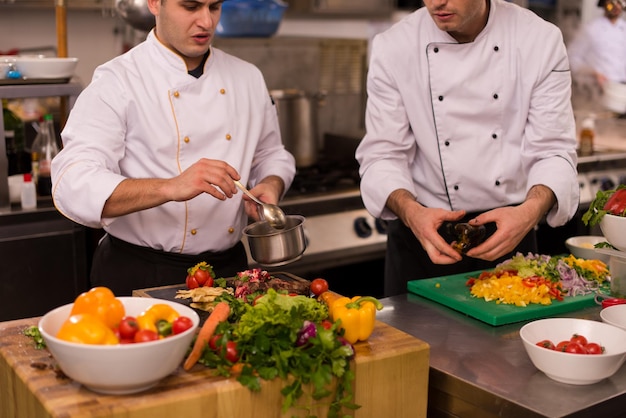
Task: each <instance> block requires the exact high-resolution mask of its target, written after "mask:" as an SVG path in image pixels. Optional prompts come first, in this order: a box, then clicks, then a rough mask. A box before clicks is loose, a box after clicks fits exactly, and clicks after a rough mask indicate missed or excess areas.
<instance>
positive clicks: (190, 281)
mask: <svg viewBox="0 0 626 418" xmlns="http://www.w3.org/2000/svg"><path fill="white" fill-rule="evenodd" d="M185 284H186V285H187V289H196V288H198V287H200V285H199V284H198V282H197V280H196V279H195V278H194V277H193V276H189V275H188V276H187V279H185Z"/></svg>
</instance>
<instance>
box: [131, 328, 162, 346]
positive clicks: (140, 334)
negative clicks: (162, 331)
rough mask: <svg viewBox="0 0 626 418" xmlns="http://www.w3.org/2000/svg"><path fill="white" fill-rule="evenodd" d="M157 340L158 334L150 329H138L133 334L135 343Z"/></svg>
mask: <svg viewBox="0 0 626 418" xmlns="http://www.w3.org/2000/svg"><path fill="white" fill-rule="evenodd" d="M158 339H159V334H158V333H156V332H155V331H152V330H151V329H140V330H139V331H137V333H136V334H135V338H134V340H135V342H136V343H146V342H148V341H156V340H158Z"/></svg>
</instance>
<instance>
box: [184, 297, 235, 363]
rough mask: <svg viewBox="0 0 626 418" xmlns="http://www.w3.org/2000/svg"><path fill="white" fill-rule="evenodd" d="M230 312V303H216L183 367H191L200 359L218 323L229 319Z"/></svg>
mask: <svg viewBox="0 0 626 418" xmlns="http://www.w3.org/2000/svg"><path fill="white" fill-rule="evenodd" d="M229 314H230V307H229V306H228V303H226V302H220V303H218V304H217V305H215V308H214V309H213V312H211V314H210V315H209V317H208V318H207V319H206V321H205V322H204V324H203V325H202V328H200V332H199V333H198V336H197V337H196V341H195V342H194V344H193V347H192V349H191V353H189V356H188V357H187V359H186V360H185V362H184V364H183V368H184V369H185V370H189V369H191V368H192V367H193V365H194V364H196V363H197V362H198V360H199V359H200V356H201V355H202V352H203V351H204V348H205V347H206V346H207V344H208V343H209V341H210V340H211V337H212V336H213V333H214V332H215V329H216V328H217V326H218V324H220V323H221V322H224V321H226V320H227V319H228V315H229Z"/></svg>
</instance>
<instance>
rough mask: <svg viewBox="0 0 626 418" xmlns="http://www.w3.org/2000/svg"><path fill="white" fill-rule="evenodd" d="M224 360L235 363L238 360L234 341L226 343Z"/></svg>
mask: <svg viewBox="0 0 626 418" xmlns="http://www.w3.org/2000/svg"><path fill="white" fill-rule="evenodd" d="M226 360H228V361H230V362H231V363H236V362H237V361H238V360H239V352H238V351H237V343H236V342H234V341H228V342H226Z"/></svg>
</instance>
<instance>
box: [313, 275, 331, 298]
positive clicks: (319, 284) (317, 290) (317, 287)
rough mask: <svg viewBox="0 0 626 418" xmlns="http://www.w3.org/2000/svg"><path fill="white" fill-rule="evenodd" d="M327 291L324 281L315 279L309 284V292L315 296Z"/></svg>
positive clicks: (326, 284) (326, 283)
mask: <svg viewBox="0 0 626 418" xmlns="http://www.w3.org/2000/svg"><path fill="white" fill-rule="evenodd" d="M327 291H328V282H327V281H326V280H324V279H321V278H317V279H314V280H313V281H312V282H311V292H313V294H314V295H315V296H319V295H321V294H322V293H324V292H327Z"/></svg>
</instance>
